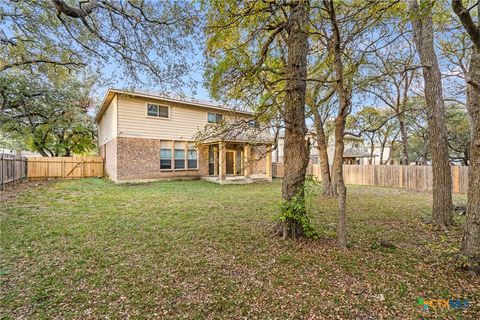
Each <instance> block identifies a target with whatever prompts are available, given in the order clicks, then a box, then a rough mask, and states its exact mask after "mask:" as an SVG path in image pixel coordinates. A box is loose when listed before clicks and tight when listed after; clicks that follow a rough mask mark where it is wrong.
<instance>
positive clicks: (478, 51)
mask: <svg viewBox="0 0 480 320" xmlns="http://www.w3.org/2000/svg"><path fill="white" fill-rule="evenodd" d="M452 7H453V11H454V12H455V14H456V15H457V16H458V17H459V19H460V21H461V22H462V25H463V27H464V28H465V31H466V32H467V34H468V35H469V37H470V39H471V40H472V43H473V48H472V53H471V58H470V66H469V70H468V73H467V74H466V79H467V110H468V114H469V116H470V134H471V138H470V139H471V140H470V141H471V142H470V168H469V171H468V203H467V216H466V221H465V227H464V232H463V238H462V249H461V251H462V254H463V255H464V256H465V257H466V258H467V266H468V267H469V268H470V269H471V270H472V271H473V272H475V273H476V274H480V4H479V2H478V1H477V3H476V4H475V5H473V6H472V7H470V8H468V9H467V8H466V7H465V6H464V5H463V3H462V0H452ZM475 7H476V9H477V20H478V21H477V23H475V22H474V20H473V18H472V15H471V14H470V11H471V10H472V9H474V8H475Z"/></svg>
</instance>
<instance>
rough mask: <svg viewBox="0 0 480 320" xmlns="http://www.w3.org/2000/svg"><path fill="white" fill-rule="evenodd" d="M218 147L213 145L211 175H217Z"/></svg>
mask: <svg viewBox="0 0 480 320" xmlns="http://www.w3.org/2000/svg"><path fill="white" fill-rule="evenodd" d="M217 151H218V147H215V146H213V175H214V176H218V167H219V165H218V154H219V153H218V152H217Z"/></svg>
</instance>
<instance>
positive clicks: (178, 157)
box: [174, 141, 185, 169]
mask: <svg viewBox="0 0 480 320" xmlns="http://www.w3.org/2000/svg"><path fill="white" fill-rule="evenodd" d="M174 162H175V169H185V142H182V141H175V159H174Z"/></svg>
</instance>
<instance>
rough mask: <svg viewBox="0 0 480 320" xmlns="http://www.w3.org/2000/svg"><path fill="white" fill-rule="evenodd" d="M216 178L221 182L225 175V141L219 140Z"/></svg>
mask: <svg viewBox="0 0 480 320" xmlns="http://www.w3.org/2000/svg"><path fill="white" fill-rule="evenodd" d="M218 148H219V150H218V180H219V181H220V182H222V181H223V180H224V179H225V176H226V173H227V172H226V165H225V163H226V150H225V143H224V142H219V143H218Z"/></svg>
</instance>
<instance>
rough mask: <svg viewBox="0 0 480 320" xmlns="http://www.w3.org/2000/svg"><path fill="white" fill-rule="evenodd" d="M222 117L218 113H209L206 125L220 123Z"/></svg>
mask: <svg viewBox="0 0 480 320" xmlns="http://www.w3.org/2000/svg"><path fill="white" fill-rule="evenodd" d="M222 119H223V115H221V114H220V113H214V112H209V113H208V116H207V121H208V123H220V122H222Z"/></svg>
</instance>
